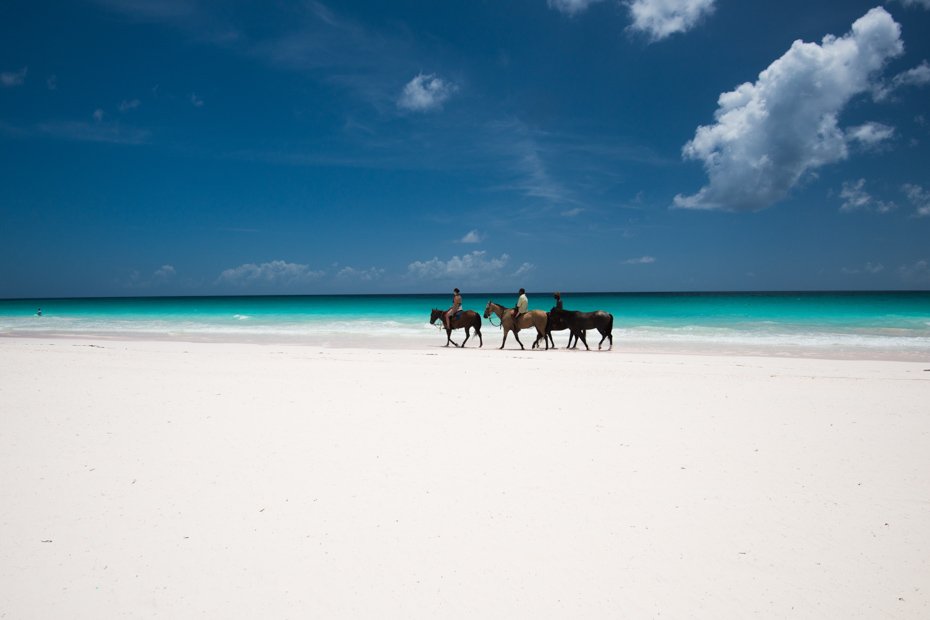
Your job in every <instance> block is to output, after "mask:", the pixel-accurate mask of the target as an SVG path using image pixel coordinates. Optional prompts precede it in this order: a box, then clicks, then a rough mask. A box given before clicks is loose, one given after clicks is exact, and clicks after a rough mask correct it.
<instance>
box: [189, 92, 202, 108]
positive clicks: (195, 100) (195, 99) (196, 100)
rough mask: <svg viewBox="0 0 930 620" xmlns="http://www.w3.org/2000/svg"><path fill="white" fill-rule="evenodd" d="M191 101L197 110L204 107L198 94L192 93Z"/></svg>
mask: <svg viewBox="0 0 930 620" xmlns="http://www.w3.org/2000/svg"><path fill="white" fill-rule="evenodd" d="M190 101H191V105H192V106H194V107H195V108H202V107H203V99H202V98H200V97H198V96H197V94H196V93H191V95H190Z"/></svg>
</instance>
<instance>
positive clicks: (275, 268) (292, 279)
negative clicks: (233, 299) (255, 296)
mask: <svg viewBox="0 0 930 620" xmlns="http://www.w3.org/2000/svg"><path fill="white" fill-rule="evenodd" d="M323 275H324V273H323V272H322V271H314V270H313V269H310V266H309V265H301V264H298V263H288V262H286V261H283V260H273V261H270V262H267V263H262V264H260V265H257V264H255V263H246V264H244V265H239V266H238V267H233V268H231V269H226V270H224V271H223V272H222V273H221V274H220V276H219V278H217V280H216V282H217V284H232V285H234V286H250V285H253V284H255V285H285V286H286V285H292V284H304V283H307V282H313V281H314V280H318V279H320V278H321V277H323Z"/></svg>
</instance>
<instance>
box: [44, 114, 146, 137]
mask: <svg viewBox="0 0 930 620" xmlns="http://www.w3.org/2000/svg"><path fill="white" fill-rule="evenodd" d="M36 131H37V132H38V133H40V134H42V135H46V136H49V137H52V138H59V139H62V140H74V141H78V142H107V143H111V144H143V143H145V142H147V141H148V139H149V136H150V132H149V131H148V130H145V129H138V128H135V127H127V126H125V125H122V124H120V123H118V122H107V121H104V120H103V117H102V116H101V120H99V121H95V122H93V123H86V122H82V121H58V122H48V123H41V124H39V125H38V126H37V127H36Z"/></svg>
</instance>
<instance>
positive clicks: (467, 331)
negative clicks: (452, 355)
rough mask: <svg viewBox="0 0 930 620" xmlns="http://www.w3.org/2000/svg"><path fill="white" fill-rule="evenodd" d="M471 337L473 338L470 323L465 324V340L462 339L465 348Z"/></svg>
mask: <svg viewBox="0 0 930 620" xmlns="http://www.w3.org/2000/svg"><path fill="white" fill-rule="evenodd" d="M469 338H471V328H470V327H469V326H468V325H466V326H465V340H463V341H462V348H463V349H464V348H465V343H466V342H468V339H469Z"/></svg>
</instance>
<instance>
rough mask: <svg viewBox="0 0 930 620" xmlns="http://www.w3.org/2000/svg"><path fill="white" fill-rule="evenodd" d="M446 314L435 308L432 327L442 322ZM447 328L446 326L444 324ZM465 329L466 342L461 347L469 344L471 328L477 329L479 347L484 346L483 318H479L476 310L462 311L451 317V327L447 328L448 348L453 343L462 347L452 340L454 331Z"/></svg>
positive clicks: (431, 317) (431, 320) (430, 316)
mask: <svg viewBox="0 0 930 620" xmlns="http://www.w3.org/2000/svg"><path fill="white" fill-rule="evenodd" d="M444 313H445V310H436V309H435V308H433V311H432V312H431V313H430V315H429V322H430V325H435V324H436V321H437V320H439V321H441V320H442V315H443V314H444ZM443 327H445V324H443ZM463 327H464V328H465V340H463V341H462V344H461V346H463V347H464V346H465V343H466V342H468V339H469V338H471V328H473V327H474V328H475V333H476V334H478V342H480V343H481V344H479V345H478V346H479V347H483V346H484V339H483V338H482V337H481V317H480V316H478V313H477V312H475V311H474V310H461V311H459V312H457V313H455V314H453V315H452V316H450V317H449V327H447V328H446V346H447V347H448V346H449V343H450V342H451V343H452V344H454V345H455V346H460V345H459V344H458V343H457V342H456V341H454V340H452V330H453V329H461V328H463Z"/></svg>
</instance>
